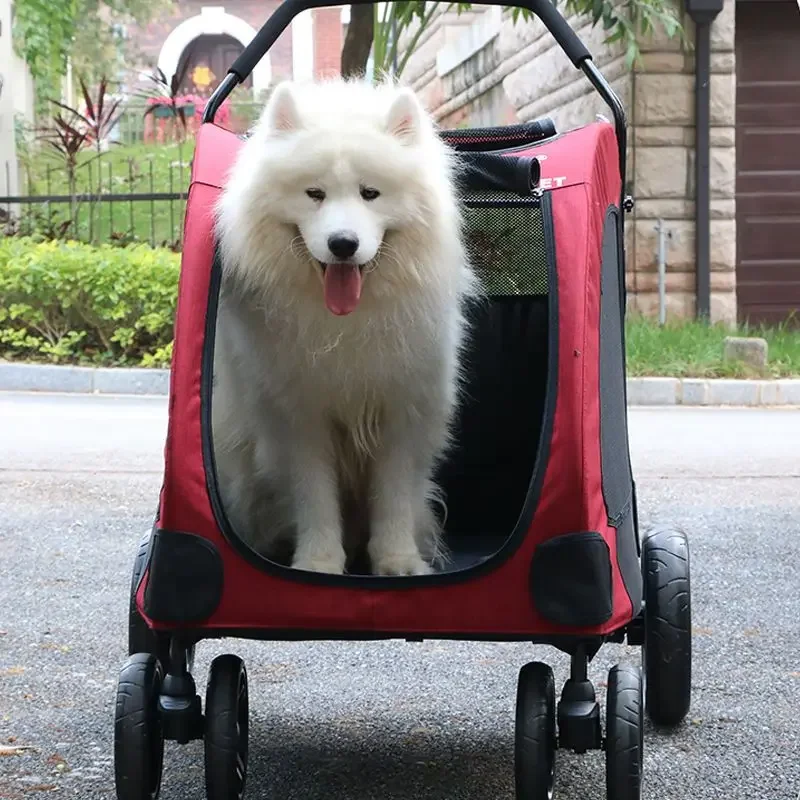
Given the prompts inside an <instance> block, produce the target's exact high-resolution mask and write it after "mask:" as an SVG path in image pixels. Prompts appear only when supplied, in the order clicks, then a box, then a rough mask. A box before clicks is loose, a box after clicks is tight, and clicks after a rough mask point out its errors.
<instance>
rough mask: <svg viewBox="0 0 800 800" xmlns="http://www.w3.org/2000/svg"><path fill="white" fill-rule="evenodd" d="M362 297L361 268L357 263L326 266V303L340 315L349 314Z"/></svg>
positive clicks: (330, 309)
mask: <svg viewBox="0 0 800 800" xmlns="http://www.w3.org/2000/svg"><path fill="white" fill-rule="evenodd" d="M360 298H361V270H360V269H359V268H358V267H357V266H356V265H355V264H328V265H327V266H326V267H325V305H326V306H327V307H328V310H329V311H331V312H332V313H334V314H337V315H338V316H343V315H344V314H349V313H350V312H351V311H353V310H354V309H355V307H356V306H357V305H358V301H359V299H360Z"/></svg>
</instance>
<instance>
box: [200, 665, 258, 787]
mask: <svg viewBox="0 0 800 800" xmlns="http://www.w3.org/2000/svg"><path fill="white" fill-rule="evenodd" d="M248 715H249V700H248V693H247V671H246V670H245V667H244V662H243V661H242V659H241V658H239V657H238V656H233V655H222V656H217V657H216V658H215V659H214V660H213V661H212V662H211V670H210V672H209V676H208V686H207V688H206V712H205V734H204V739H205V769H206V796H207V797H208V800H241V797H242V796H243V794H244V787H245V782H246V778H247V747H248Z"/></svg>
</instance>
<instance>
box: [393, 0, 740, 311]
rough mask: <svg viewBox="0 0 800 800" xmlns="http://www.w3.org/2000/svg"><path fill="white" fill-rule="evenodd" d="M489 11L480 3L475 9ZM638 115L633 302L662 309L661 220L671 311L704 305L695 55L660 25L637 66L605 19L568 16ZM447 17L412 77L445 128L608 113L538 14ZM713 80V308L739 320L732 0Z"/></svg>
mask: <svg viewBox="0 0 800 800" xmlns="http://www.w3.org/2000/svg"><path fill="white" fill-rule="evenodd" d="M475 8H476V9H481V7H475ZM569 22H570V24H571V25H572V27H573V28H574V29H575V30H576V31H577V32H578V33H579V35H580V36H581V38H582V39H583V41H584V42H585V43H586V44H587V46H588V47H589V50H590V51H591V52H592V53H593V56H594V60H595V63H596V64H597V65H598V66H599V67H600V69H601V70H602V72H603V74H604V75H605V76H606V78H607V79H608V80H609V81H610V83H611V85H612V87H613V88H614V89H615V91H616V92H617V93H618V94H619V95H620V97H621V99H622V102H623V103H624V105H625V108H626V110H627V113H628V122H629V134H628V142H629V146H628V179H629V190H630V191H631V192H632V194H634V196H635V197H636V200H637V204H636V209H635V211H634V213H633V214H630V215H628V217H627V251H628V259H627V266H628V275H627V283H628V290H629V295H628V296H629V305H630V307H631V308H632V309H634V310H638V311H641V312H642V313H645V314H648V315H649V314H656V313H657V312H658V274H657V252H658V238H657V233H656V230H655V227H656V223H657V221H658V219H659V218H661V219H663V220H664V225H665V228H666V230H667V231H668V232H669V233H670V234H671V239H670V240H669V241H668V250H667V293H668V295H667V313H668V315H670V316H672V315H674V316H690V315H691V314H693V313H694V281H695V278H694V221H693V218H694V202H693V197H694V147H693V145H694V74H693V73H694V57H693V53H692V50H691V45H690V43H691V37H692V28H693V25H692V22H691V20H689V19H688V18H687V19H686V20H685V26H686V30H687V38H688V39H689V46H682V45H681V43H680V41H679V40H670V39H668V38H667V37H666V36H664V35H663V34H661V35H656V36H654V37H653V38H651V39H650V40H649V41H647V42H645V43H643V45H642V58H641V63H639V64H638V65H636V66H635V68H634V69H631V68H629V67H628V65H627V63H626V60H625V56H624V52H623V50H622V48H621V47H620V46H619V45H616V46H609V45H607V44H605V42H604V34H603V31H602V30H601V29H600V28H596V29H593V28H592V27H591V26H590V25H589V24H588V23H587V22H586V21H585V20H584V19H581V18H575V17H572V18H570V19H569ZM464 25H465V21H464V20H463V19H461V20H459V19H458V18H457V17H455V15H453V14H448V15H440V16H439V17H438V18H437V19H436V22H435V24H434V25H432V26H431V30H430V31H429V32H427V35H426V36H424V37H422V40H421V42H420V46H419V48H418V49H417V51H416V52H415V54H414V56H413V57H412V58H411V59H410V61H409V64H408V67H407V69H406V71H405V73H404V76H403V77H404V80H406V81H407V82H410V83H411V84H412V85H413V86H414V87H415V88H416V89H417V90H418V91H419V92H420V93H421V95H422V96H423V98H424V99H425V101H426V103H427V105H428V107H429V108H430V109H431V111H432V112H433V113H434V115H435V116H436V117H437V119H438V120H439V121H440V123H441V124H442V125H444V126H447V127H451V126H453V127H454V126H458V125H485V124H509V123H513V122H516V121H528V120H533V119H537V118H541V117H545V116H549V117H552V118H553V119H554V121H555V123H556V126H557V128H558V130H560V131H566V130H570V129H571V128H574V127H577V126H580V125H584V124H586V123H589V122H591V121H592V120H593V119H594V118H595V115H596V114H598V113H602V114H604V115H608V116H610V113H609V111H608V110H607V108H606V107H605V105H604V104H603V101H602V100H601V99H600V97H599V95H597V93H596V92H595V91H594V90H593V88H592V87H591V85H590V84H589V82H588V81H587V80H586V79H585V78H584V77H583V74H582V73H581V72H580V71H578V70H576V69H575V68H574V66H573V65H572V63H571V62H570V61H569V60H568V59H567V57H566V56H565V55H564V54H563V53H562V52H561V50H560V49H559V48H558V46H557V45H556V44H555V42H554V40H553V38H552V37H551V36H550V34H549V33H548V32H547V30H546V29H545V28H544V26H543V25H542V24H541V22H539V20H532V21H529V22H528V21H519V22H517V23H516V24H514V22H513V21H512V19H511V14H510V12H499V9H496V8H488V9H486V8H484V9H483V10H478V11H477V13H474V14H473V16H472V17H471V18H470V20H469V21H468V22H467V23H466V25H467V27H464ZM712 72H713V75H712V78H711V123H712V126H713V127H712V131H711V144H712V153H711V181H712V222H711V259H712V265H711V267H712V275H711V289H712V296H711V313H712V318H713V319H715V320H725V321H729V322H733V321H735V318H736V296H735V268H736V251H735V242H736V236H735V233H736V231H735V219H734V214H735V195H734V192H735V149H734V127H733V126H734V121H735V120H734V110H735V99H736V97H735V95H736V89H735V74H734V73H735V59H734V3H733V0H728V2H727V3H726V4H725V8H724V11H723V12H722V14H721V15H720V17H718V19H717V21H716V22H715V23H714V26H713V28H712Z"/></svg>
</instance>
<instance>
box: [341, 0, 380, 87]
mask: <svg viewBox="0 0 800 800" xmlns="http://www.w3.org/2000/svg"><path fill="white" fill-rule="evenodd" d="M374 13H375V11H374V8H373V5H372V3H368V4H366V5H353V6H350V24H349V25H348V26H347V35H346V36H345V38H344V45H343V46H342V76H343V77H345V78H355V77H360V76H362V75H364V73H365V72H366V71H367V61H368V60H369V51H370V49H371V48H372V37H373V34H374Z"/></svg>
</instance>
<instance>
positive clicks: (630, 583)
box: [617, 508, 644, 616]
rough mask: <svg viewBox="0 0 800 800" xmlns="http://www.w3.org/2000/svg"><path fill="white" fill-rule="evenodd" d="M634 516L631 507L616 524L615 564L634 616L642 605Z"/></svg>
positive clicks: (639, 557) (642, 584)
mask: <svg viewBox="0 0 800 800" xmlns="http://www.w3.org/2000/svg"><path fill="white" fill-rule="evenodd" d="M635 518H636V515H635V514H634V511H633V508H631V511H630V513H628V514H626V516H625V519H624V520H622V522H621V523H620V524H619V525H618V526H617V565H618V567H619V571H620V574H621V575H622V582H623V583H624V584H625V591H626V592H627V594H628V598H629V599H630V601H631V606H632V608H633V616H636V615H637V614H638V613H639V609H640V608H641V607H642V596H643V592H644V583H643V579H642V566H641V553H640V551H639V538H638V536H637V535H636V526H635V524H634V522H635Z"/></svg>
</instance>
